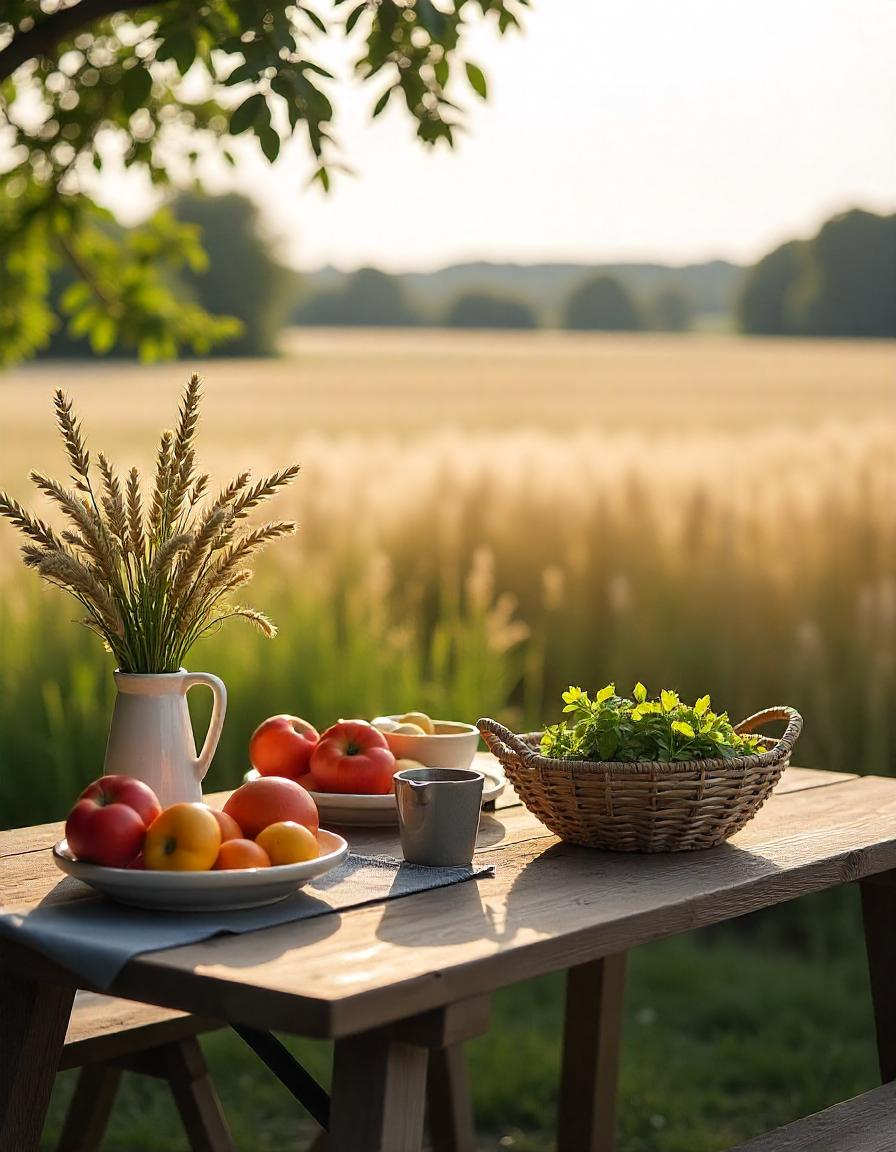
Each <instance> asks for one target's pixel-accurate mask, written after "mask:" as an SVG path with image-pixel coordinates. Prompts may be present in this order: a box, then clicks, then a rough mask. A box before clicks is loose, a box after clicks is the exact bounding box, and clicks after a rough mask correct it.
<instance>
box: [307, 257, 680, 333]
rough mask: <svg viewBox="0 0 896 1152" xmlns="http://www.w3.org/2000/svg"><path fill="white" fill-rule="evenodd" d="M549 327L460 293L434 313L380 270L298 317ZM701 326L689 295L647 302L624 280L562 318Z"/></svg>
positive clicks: (328, 293)
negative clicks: (696, 324) (697, 322)
mask: <svg viewBox="0 0 896 1152" xmlns="http://www.w3.org/2000/svg"><path fill="white" fill-rule="evenodd" d="M544 319H545V318H544V317H543V316H540V315H539V314H538V312H537V311H536V309H535V308H534V307H533V306H532V305H531V304H530V303H529V302H528V301H526V300H522V299H518V298H516V297H514V296H510V295H501V294H499V293H496V292H483V291H479V290H476V289H470V290H469V291H462V292H459V293H458V294H457V295H456V296H455V297H454V299H453V300H451V301H450V302H449V303H448V304H447V305H446V306H445V307H443V308H442V309H441V310H439V311H436V312H432V311H429V310H426V309H424V308H421V307H418V306H415V304H414V302H413V300H412V298H411V296H410V294H409V293H408V291H407V289H406V287H405V286H404V284H403V283H402V279H401V277H399V276H390V275H389V274H388V273H386V272H380V271H379V270H378V269H376V268H362V269H360V270H359V271H358V272H354V273H352V274H351V275H349V276H347V277H346V278H345V279H344V280H343V281H342V282H341V283H340V284H339V285H338V286H336V287H333V288H329V289H326V290H323V291H319V292H316V293H313V294H312V295H310V296H308V297H307V298H306V299H304V300H302V301H300V303H299V304H298V306H297V307H296V309H295V311H294V312H293V320H294V322H295V323H297V324H307V325H333V326H346V327H352V326H358V327H361V326H363V327H366V326H370V325H373V326H382V327H394V328H406V327H410V326H416V325H430V326H435V327H442V328H493V329H501V328H504V329H531V328H538V327H541V326H542V324H543V323H544ZM693 323H694V307H693V304H692V303H691V300H690V298H689V296H688V294H687V293H686V292H685V291H684V290H683V289H682V288H680V287H678V286H675V285H669V286H666V287H663V288H660V289H659V290H658V291H657V292H656V293H655V295H653V296H651V297H649V298H647V299H640V298H639V297H637V296H635V295H634V294H633V293H632V292H631V291H630V290H629V289H628V288H627V287H626V285H625V284H624V283H623V281H622V280H621V279H620V278H619V277H616V276H611V275H608V274H604V273H601V274H598V275H595V276H589V277H586V278H585V279H584V280H583V282H582V283H581V284H579V285H578V286H577V287H576V288H574V289H573V291H572V292H570V294H569V296H568V297H567V299H566V300H565V302H564V304H563V308H562V316H561V326H562V327H564V328H572V329H579V330H586V329H590V330H594V331H599V330H603V331H607V332H637V331H643V330H646V329H652V330H661V331H670V332H684V331H686V330H687V329H689V328H691V327H692V325H693Z"/></svg>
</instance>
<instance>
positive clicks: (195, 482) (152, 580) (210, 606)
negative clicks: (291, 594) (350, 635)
mask: <svg viewBox="0 0 896 1152" xmlns="http://www.w3.org/2000/svg"><path fill="white" fill-rule="evenodd" d="M199 401H200V382H199V377H198V376H195V375H194V376H193V377H192V378H191V379H190V382H189V384H188V385H187V386H186V388H185V390H184V394H183V399H182V402H181V406H180V412H179V420H178V425H177V429H176V431H174V432H165V433H163V435H162V440H161V443H160V445H159V450H158V455H157V458H156V471H155V483H154V486H153V491H152V497H151V500H150V502H149V507H148V511H147V513H146V514H144V509H143V501H142V496H141V488H140V476H139V473H138V471H137V469H136V468H132V469H131V470H130V472H129V473H128V477H127V481H126V483H125V485H124V487H122V484H121V482H120V480H119V478H118V476H117V475H116V473H115V471H114V470H113V468H112V466H111V464H110V463H109V461H108V460H107V459H106V457H105V456H103V455H102V454H100V455H99V456H98V457H97V466H98V469H99V475H100V478H101V483H100V484H99V486H98V487H95V486H94V483H93V481H92V480H91V476H90V454H89V452H88V451H87V447H86V444H85V441H84V438H83V436H82V433H81V426H80V423H79V421H78V420H77V419H76V417H75V416H74V414H73V412H72V404H71V401H70V400H68V399H67V398H66V396H65V395H63V393H62V392H61V391H57V392H56V394H55V408H56V421H57V423H58V425H59V430H60V432H61V433H62V438H63V441H64V442H65V448H66V452H67V454H68V458H69V461H70V463H71V467H72V480H73V481H74V489H73V490H71V491H69V490H67V489H65V488H63V486H62V485H61V484H59V483H58V481H56V480H52V479H50V478H49V477H47V476H43V475H41V474H40V473H38V472H32V473H31V479H32V481H33V482H34V483H35V484H36V485H37V487H38V488H39V489H40V491H41V492H43V493H44V494H45V495H47V496H49V497H50V499H51V500H53V501H54V502H55V503H56V504H57V505H58V506H59V507H60V508H61V509H62V511H63V513H64V514H65V516H66V517H67V519H68V520H69V521H70V522H71V527H70V528H68V529H67V530H66V531H63V532H61V533H60V534H57V532H55V531H54V530H53V529H52V528H51V527H50V526H49V525H48V524H46V523H44V521H42V520H39V519H37V518H36V517H34V516H32V515H31V514H30V513H28V512H26V510H25V509H24V508H23V507H22V506H21V505H20V504H19V503H17V501H15V500H13V499H12V498H11V497H10V496H8V495H7V494H6V493H5V492H0V515H2V516H5V517H6V518H7V519H8V520H10V521H11V522H12V523H13V524H14V525H15V527H16V528H18V529H19V531H20V532H21V533H22V534H23V535H24V536H25V537H27V540H28V543H26V544H25V545H24V546H23V548H22V556H23V557H24V561H25V564H26V566H27V567H29V568H34V569H36V570H37V572H38V573H39V574H40V575H41V576H43V578H44V579H45V580H47V581H48V582H49V583H50V584H55V585H56V586H57V587H59V588H64V589H65V590H66V591H67V592H70V593H71V594H72V595H73V596H74V597H75V598H76V599H77V600H79V601H80V603H81V604H82V605H83V606H84V608H85V609H86V611H87V616H86V617H85V619H84V620H83V621H82V622H83V623H84V624H85V625H86V626H87V627H88V628H90V629H91V630H92V631H94V632H96V633H97V635H98V636H100V637H102V639H103V640H104V641H105V643H106V645H107V646H108V648H109V649H110V650H111V652H112V653H113V654H114V656H115V658H116V660H117V661H118V666H119V668H120V669H121V671H122V672H142V673H158V672H176V671H177V670H178V668H180V667H181V666H182V664H183V662H184V659H185V657H186V654H187V652H188V651H189V650H190V648H191V647H192V645H193V644H194V643H195V641H196V640H198V639H199V637H200V636H202V635H203V634H204V633H206V632H208V631H209V630H210V629H212V628H214V627H215V626H216V625H219V624H221V623H222V622H223V621H224V620H229V619H231V618H232V617H242V618H243V619H245V620H248V621H249V622H250V623H252V624H254V625H255V626H256V627H257V628H259V629H260V630H261V631H262V632H263V633H264V634H265V635H266V636H274V635H276V629H275V628H274V626H273V624H272V623H271V622H270V620H268V618H267V617H266V616H265V615H264V614H263V613H261V612H257V611H255V609H253V608H246V607H244V606H242V605H239V604H234V603H232V602H231V601H230V599H229V597H230V596H231V594H232V593H234V592H235V591H236V590H237V589H238V588H240V587H242V586H243V585H244V584H247V583H248V582H249V580H250V579H251V578H252V572H251V569H250V568H248V567H247V566H246V562H247V561H248V560H249V559H250V558H251V557H252V556H254V555H255V554H256V553H257V552H258V551H259V549H261V548H262V547H264V545H265V544H267V543H269V542H270V541H271V540H276V539H277V538H278V537H280V536H287V535H290V534H291V533H293V532H294V531H295V524H293V523H292V522H291V521H288V520H277V521H274V522H272V523H270V524H264V525H262V526H260V527H257V528H250V527H248V526H247V525H245V524H244V523H243V521H244V520H245V518H246V516H247V515H248V513H249V512H250V511H251V510H252V509H253V508H255V507H256V506H257V505H259V504H261V503H262V502H263V501H265V500H268V499H269V498H270V497H271V496H273V495H274V494H275V493H276V492H277V491H278V490H279V489H280V488H283V487H284V486H285V485H287V484H289V483H291V482H292V481H293V480H294V479H295V477H296V475H297V474H298V471H299V468H298V465H294V466H293V467H291V468H286V469H284V471H282V472H275V473H274V474H273V475H272V476H268V477H266V478H265V479H263V480H260V481H258V482H257V483H256V484H251V483H250V481H251V476H250V473H248V472H242V473H240V475H239V476H237V478H236V479H235V480H234V481H233V482H232V483H230V484H228V485H227V487H226V488H224V489H222V491H221V492H220V493H219V494H218V495H217V497H216V498H215V499H214V500H212V501H208V500H206V501H205V503H204V505H203V504H202V501H203V497H204V495H205V492H206V488H207V486H208V479H209V478H208V475H207V474H205V473H202V474H198V473H197V470H196V456H195V447H194V443H195V438H196V424H197V420H198V416H199Z"/></svg>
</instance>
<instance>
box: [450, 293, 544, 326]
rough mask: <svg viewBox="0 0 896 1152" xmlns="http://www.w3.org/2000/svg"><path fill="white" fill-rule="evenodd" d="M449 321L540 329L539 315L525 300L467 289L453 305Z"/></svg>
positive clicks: (465, 324)
mask: <svg viewBox="0 0 896 1152" xmlns="http://www.w3.org/2000/svg"><path fill="white" fill-rule="evenodd" d="M445 324H446V325H447V327H449V328H537V327H538V318H537V317H536V315H535V313H534V311H533V310H532V308H530V306H529V305H528V304H527V303H526V302H525V301H524V300H515V299H514V298H513V297H512V296H494V295H492V294H491V293H489V292H465V293H463V294H462V295H460V296H458V297H457V299H456V300H455V301H454V302H453V303H452V304H451V305H450V306H449V308H448V312H447V314H446V317H445Z"/></svg>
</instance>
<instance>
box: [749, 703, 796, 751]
mask: <svg viewBox="0 0 896 1152" xmlns="http://www.w3.org/2000/svg"><path fill="white" fill-rule="evenodd" d="M775 720H786V721H787V728H786V729H785V731H784V735H783V736H782V737H781V738H780V740H779V741H778V743H779V744H783V745H784V746H785V748H786V749H787V751H788V752H792V751H793V746H794V744H796V742H797V740H798V739H799V735H800V732H802V730H803V718H802V716H800V714H799V712H797V710H796V709H795V708H787V707H784V706H780V707H777V708H763V710H762V711H761V712H754V714H753V715H752V716H748V717H747V718H746V720H741V722H740V724H736V725H735V726H734V731H735V732H737V733H739V734H740V735H746V734H747V733H748V732H755V731H756V729H757V728H762V727H763V726H764V725H765V724H770V723H772V722H773V721H775Z"/></svg>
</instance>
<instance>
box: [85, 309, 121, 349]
mask: <svg viewBox="0 0 896 1152" xmlns="http://www.w3.org/2000/svg"><path fill="white" fill-rule="evenodd" d="M117 335H118V325H117V324H116V323H115V321H114V320H113V319H112V317H111V316H109V315H108V314H104V315H101V316H98V317H97V319H96V321H95V322H94V325H93V327H92V328H91V330H90V347H91V348H92V349H93V351H94V352H96V353H97V355H100V356H101V355H102V354H103V353H104V352H108V351H109V349H110V348H112V347H113V345H114V344H115V339H116V337H117Z"/></svg>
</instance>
